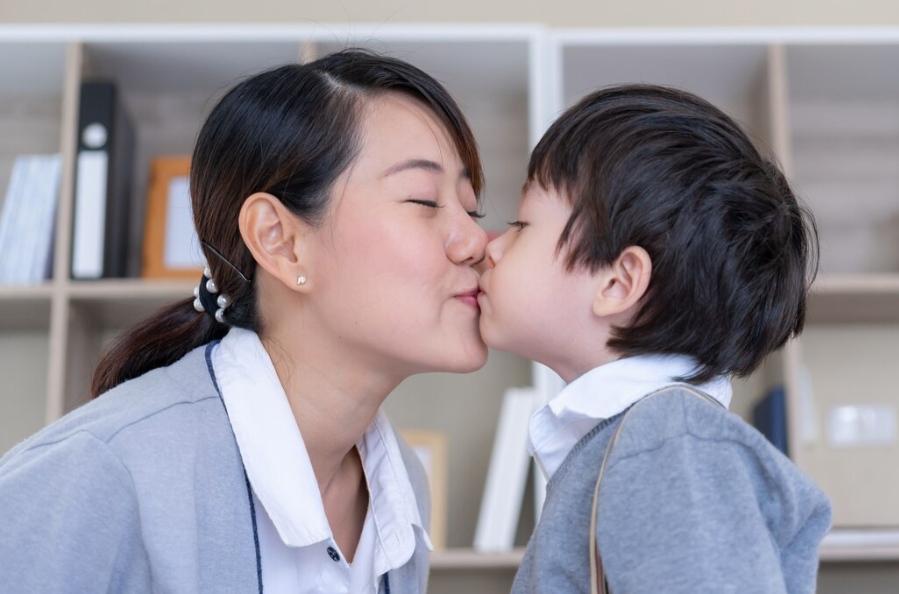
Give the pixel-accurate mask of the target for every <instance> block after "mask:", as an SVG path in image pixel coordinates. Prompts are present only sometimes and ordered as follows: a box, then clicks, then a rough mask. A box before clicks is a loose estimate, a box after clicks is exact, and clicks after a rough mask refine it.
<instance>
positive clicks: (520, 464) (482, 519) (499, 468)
mask: <svg viewBox="0 0 899 594" xmlns="http://www.w3.org/2000/svg"><path fill="white" fill-rule="evenodd" d="M534 403H535V394H534V390H533V389H531V388H510V389H509V390H506V394H505V396H504V397H503V406H502V410H501V411H500V417H499V424H498V427H497V430H496V437H495V438H494V442H493V452H492V454H491V456H490V470H489V471H488V473H487V483H486V485H485V486H484V496H483V499H481V511H480V514H479V515H478V525H477V529H476V531H475V537H474V548H475V549H476V550H478V551H482V552H501V551H508V550H511V549H512V546H513V545H514V542H515V530H516V528H517V527H518V518H519V516H520V514H521V503H522V499H523V498H524V489H525V484H526V482H527V475H528V466H529V464H530V461H531V456H530V454H529V453H528V450H527V440H528V420H529V419H530V417H531V413H533V411H534Z"/></svg>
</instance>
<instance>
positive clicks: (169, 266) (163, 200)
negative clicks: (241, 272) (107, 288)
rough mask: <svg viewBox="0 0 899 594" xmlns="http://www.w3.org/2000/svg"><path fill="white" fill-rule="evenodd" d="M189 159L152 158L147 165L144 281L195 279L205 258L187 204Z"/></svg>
mask: <svg viewBox="0 0 899 594" xmlns="http://www.w3.org/2000/svg"><path fill="white" fill-rule="evenodd" d="M189 176H190V156H187V155H165V156H159V157H155V158H154V159H153V161H152V162H151V164H150V176H149V180H150V181H149V183H148V189H147V208H146V213H147V214H146V220H145V223H144V241H143V266H142V267H141V276H142V277H143V278H147V279H196V278H198V277H199V276H200V275H201V274H202V273H203V266H204V261H205V258H204V256H203V251H202V250H201V249H200V242H199V239H198V238H197V232H196V229H195V227H194V221H193V211H192V208H191V203H190V177H189Z"/></svg>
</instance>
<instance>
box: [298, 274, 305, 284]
mask: <svg viewBox="0 0 899 594" xmlns="http://www.w3.org/2000/svg"><path fill="white" fill-rule="evenodd" d="M297 284H298V285H305V284H306V277H305V276H298V277H297Z"/></svg>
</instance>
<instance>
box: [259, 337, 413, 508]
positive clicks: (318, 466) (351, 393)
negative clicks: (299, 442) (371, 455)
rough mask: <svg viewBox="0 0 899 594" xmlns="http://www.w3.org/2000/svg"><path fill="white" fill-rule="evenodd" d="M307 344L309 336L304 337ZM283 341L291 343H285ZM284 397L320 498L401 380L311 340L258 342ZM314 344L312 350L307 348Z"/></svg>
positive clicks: (345, 463)
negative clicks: (281, 388) (304, 449)
mask: <svg viewBox="0 0 899 594" xmlns="http://www.w3.org/2000/svg"><path fill="white" fill-rule="evenodd" d="M305 338H307V339H308V337H305ZM287 340H290V339H289V338H288V339H287ZM262 342H263V345H264V346H265V349H266V351H267V352H268V353H269V356H270V357H271V360H272V364H273V365H274V367H275V371H276V372H277V374H278V378H279V379H280V381H281V385H282V386H283V388H284V392H285V394H286V395H287V400H288V402H289V404H290V408H291V411H293V416H294V419H295V420H296V423H297V426H298V427H299V429H300V434H301V435H302V436H303V442H304V444H305V446H306V450H307V452H308V454H309V460H310V462H311V463H312V469H313V471H314V472H315V477H316V479H317V480H318V483H319V488H320V490H321V492H322V495H323V496H325V495H326V494H327V493H328V492H329V491H330V488H331V486H332V482H334V481H335V479H336V478H338V477H339V476H340V471H341V469H342V468H346V466H347V458H348V457H352V456H355V453H354V452H353V448H354V446H355V445H356V444H357V443H358V442H359V440H360V439H361V438H362V436H363V435H364V434H365V431H366V429H368V427H369V425H371V423H372V421H373V420H374V417H375V415H376V414H377V412H378V409H379V408H380V407H381V404H382V403H383V402H384V400H385V399H386V398H387V396H388V395H389V394H390V392H391V391H393V389H394V388H396V386H397V385H399V383H400V381H402V379H403V378H402V377H392V376H390V375H389V374H386V373H384V372H383V371H378V370H377V369H376V367H375V366H372V365H367V364H366V363H365V362H361V361H358V360H354V359H353V358H352V357H349V356H347V353H346V351H345V350H344V351H343V352H337V351H339V350H340V349H335V350H332V349H329V348H327V346H325V345H323V344H322V343H321V342H317V341H314V340H303V341H296V340H295V341H293V344H290V343H288V344H285V341H284V339H276V340H265V339H263V340H262ZM310 345H314V346H315V347H316V348H309V346H310Z"/></svg>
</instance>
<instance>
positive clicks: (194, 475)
mask: <svg viewBox="0 0 899 594" xmlns="http://www.w3.org/2000/svg"><path fill="white" fill-rule="evenodd" d="M214 344H215V343H212V344H210V345H208V346H202V347H198V348H196V349H194V350H192V351H190V352H189V353H187V355H185V356H184V357H183V358H182V359H180V360H179V361H177V362H176V363H174V364H172V365H170V366H168V367H162V368H159V369H154V370H153V371H150V372H148V373H146V374H144V375H142V376H140V377H138V378H135V379H133V380H131V381H128V382H125V383H123V384H121V385H119V386H118V387H116V388H114V389H112V390H110V391H109V392H108V393H106V394H104V395H102V396H101V397H100V398H98V399H96V400H94V401H93V402H90V403H89V404H86V405H85V406H82V407H81V408H79V409H78V410H75V411H73V412H72V413H70V414H68V415H66V416H65V417H63V418H62V419H60V420H59V421H57V422H55V423H53V424H52V425H50V426H48V427H47V428H45V429H44V430H43V431H41V432H39V433H37V434H36V435H34V436H32V437H31V438H29V439H27V440H26V441H24V442H22V443H21V444H19V445H18V446H16V447H15V448H13V449H12V450H11V451H10V452H9V453H8V454H7V455H6V456H4V457H3V459H2V460H0V502H2V505H0V526H2V527H3V535H2V537H0V591H2V592H4V593H7V592H8V593H10V594H30V593H32V592H33V593H40V594H51V593H70V592H71V593H75V592H77V593H79V594H88V593H106V592H108V593H125V592H127V593H129V594H130V593H147V594H149V593H150V592H159V593H166V594H198V593H201V592H202V593H206V592H210V593H212V592H214V593H216V594H226V593H232V592H233V593H234V594H250V593H254V592H258V593H260V594H261V593H262V574H261V565H260V552H259V540H258V535H257V533H256V520H255V510H254V509H253V500H252V498H251V497H250V485H249V482H248V481H247V477H246V474H245V473H244V468H243V463H242V461H241V458H240V451H239V450H238V448H237V442H236V441H235V439H234V433H233V432H232V430H231V424H230V422H229V420H228V414H227V411H226V410H225V406H224V404H223V403H222V399H221V397H220V395H219V393H218V387H217V386H216V383H215V376H214V374H213V369H212V365H211V363H210V361H209V351H210V349H211V347H212V346H213V345H214ZM397 441H398V442H399V444H400V451H401V453H402V456H403V462H404V463H405V465H406V467H407V471H408V473H409V478H410V480H411V482H412V487H413V489H414V491H415V494H416V498H417V500H418V504H419V508H420V513H421V516H422V520H423V521H424V522H427V521H428V519H429V517H430V501H429V499H428V491H427V477H426V475H425V471H424V467H422V465H421V463H420V462H419V461H418V458H417V457H416V456H415V453H414V452H413V451H412V450H411V448H409V446H408V445H406V444H405V442H403V441H402V440H401V439H400V438H399V437H397ZM427 575H428V550H427V548H426V547H425V545H424V543H423V542H422V541H421V540H419V541H418V543H417V546H416V549H415V553H414V554H413V556H412V558H411V559H410V560H409V561H408V562H407V563H406V565H404V566H402V567H400V568H398V569H396V570H392V571H390V572H389V573H388V574H387V579H385V580H383V581H382V594H388V592H389V593H390V594H414V593H418V592H424V590H425V585H426V583H427Z"/></svg>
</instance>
